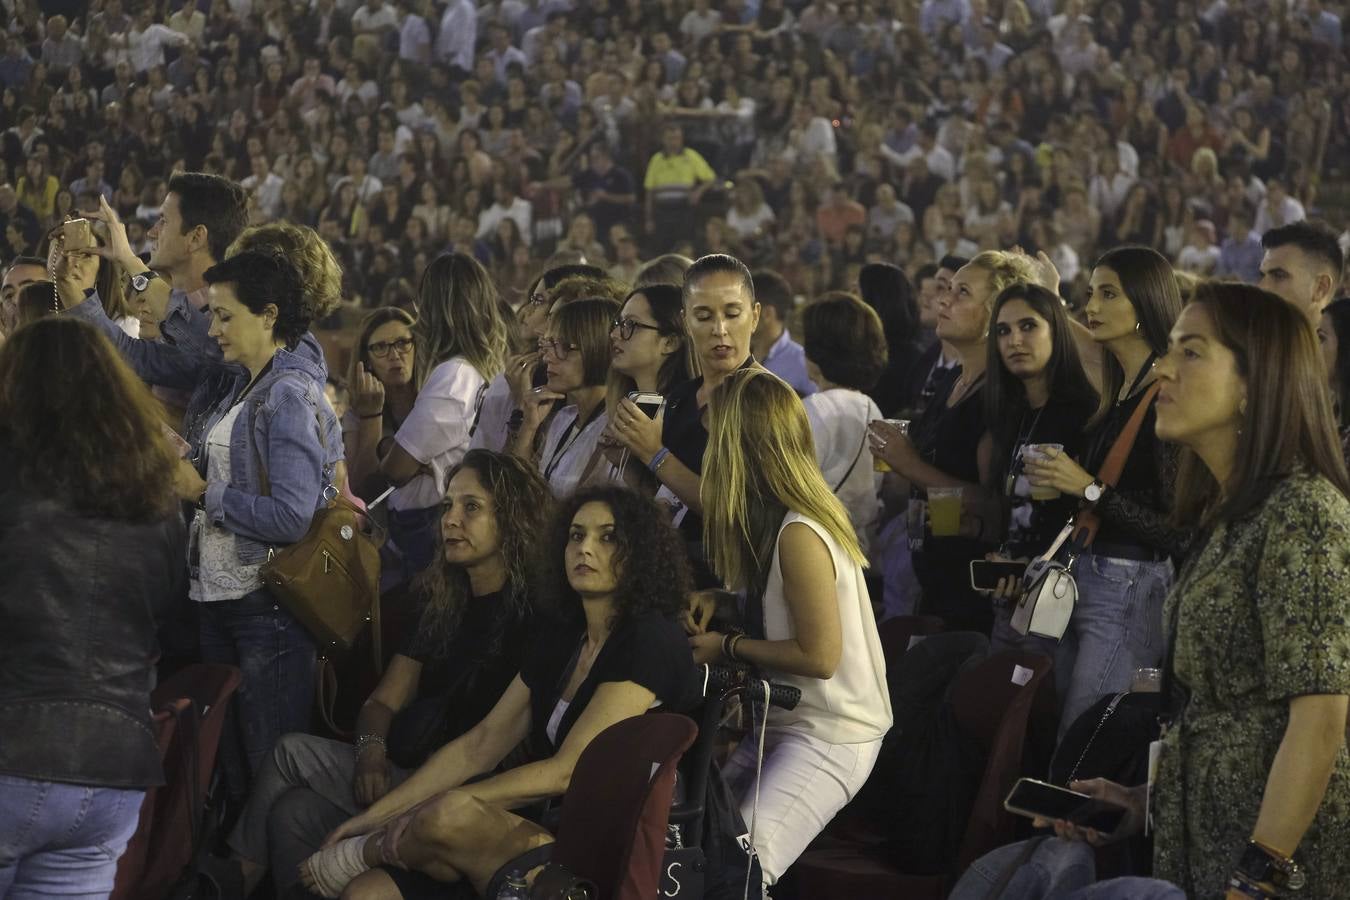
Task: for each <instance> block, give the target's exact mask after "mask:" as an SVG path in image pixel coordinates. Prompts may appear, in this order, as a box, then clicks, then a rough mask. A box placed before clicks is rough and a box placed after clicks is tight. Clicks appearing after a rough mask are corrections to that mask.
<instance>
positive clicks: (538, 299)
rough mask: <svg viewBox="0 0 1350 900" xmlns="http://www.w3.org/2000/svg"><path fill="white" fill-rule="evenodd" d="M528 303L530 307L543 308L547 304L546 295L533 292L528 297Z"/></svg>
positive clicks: (541, 292) (540, 292)
mask: <svg viewBox="0 0 1350 900" xmlns="http://www.w3.org/2000/svg"><path fill="white" fill-rule="evenodd" d="M528 302H529V305H530V306H543V305H544V304H546V303H548V294H545V293H544V292H543V291H535V292H534V293H533V294H531V295H530V299H529V301H528Z"/></svg>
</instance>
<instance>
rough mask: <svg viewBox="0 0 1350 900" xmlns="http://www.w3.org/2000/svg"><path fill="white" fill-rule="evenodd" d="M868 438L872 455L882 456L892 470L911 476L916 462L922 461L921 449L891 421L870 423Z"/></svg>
mask: <svg viewBox="0 0 1350 900" xmlns="http://www.w3.org/2000/svg"><path fill="white" fill-rule="evenodd" d="M867 440H868V444H869V445H870V448H871V450H872V455H873V456H876V457H880V458H881V459H882V460H883V461H884V462H885V463H886V464H887V465H888V466H890V467H891V469H892V470H894V471H896V472H898V473H900V474H901V475H904V476H905V477H909V474H908V473H910V472H911V471H913V469H914V465H915V463H918V462H920V458H919V451H918V450H917V449H916V448H915V446H914V442H913V441H911V440H910V439H909V435H908V434H906V433H905V432H904V431H902V430H900V428H898V427H897V426H895V425H892V424H890V423H889V422H883V421H880V420H878V421H875V422H870V423H868V426H867Z"/></svg>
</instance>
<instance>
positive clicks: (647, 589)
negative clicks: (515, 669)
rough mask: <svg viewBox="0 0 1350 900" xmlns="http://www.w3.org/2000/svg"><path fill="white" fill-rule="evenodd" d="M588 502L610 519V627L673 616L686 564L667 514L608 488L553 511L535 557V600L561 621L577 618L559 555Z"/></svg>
mask: <svg viewBox="0 0 1350 900" xmlns="http://www.w3.org/2000/svg"><path fill="white" fill-rule="evenodd" d="M587 503H603V504H605V505H606V506H608V507H609V509H610V512H611V513H613V515H614V537H615V542H616V549H615V553H614V566H615V568H616V569H617V570H618V571H617V572H616V573H615V574H616V575H617V578H616V581H617V584H618V587H617V590H616V591H615V600H616V602H617V606H618V613H617V616H616V618H615V621H614V622H613V627H614V628H619V627H622V626H623V625H624V624H625V623H627V622H629V621H632V620H633V619H634V618H636V617H637V616H640V615H642V614H644V613H652V612H654V613H659V614H661V615H663V616H674V615H676V614H677V613H679V612H680V611H681V610H683V609H684V608H685V607H686V605H687V603H688V600H687V596H688V594H689V590H690V578H689V560H688V557H687V555H686V553H685V549H684V542H683V541H681V540H680V537H679V535H678V534H676V532H675V529H674V528H673V527H671V524H670V515H669V514H668V513H667V512H666V511H665V510H663V509H662V508H661V507H660V505H658V504H657V502H656V501H655V500H652V499H651V498H650V497H646V496H644V495H642V494H639V493H637V492H635V491H632V490H629V489H628V488H623V487H618V486H616V485H608V484H607V485H597V486H594V487H589V488H584V489H582V490H579V491H577V492H576V493H575V494H573V495H572V496H571V497H569V498H567V499H566V500H565V501H563V503H562V504H561V505H560V506H559V507H558V510H557V512H556V514H555V515H554V517H553V524H552V526H551V527H550V528H549V531H548V543H547V544H546V545H545V546H544V552H543V553H541V554H539V555H538V563H539V567H538V569H537V571H536V575H535V597H536V598H537V600H538V601H539V602H540V603H541V604H543V605H546V606H547V607H548V608H549V610H550V611H551V612H552V613H553V614H554V615H556V616H557V617H559V618H562V619H564V620H570V621H576V620H579V619H580V618H581V617H582V611H581V598H580V597H579V596H578V595H577V592H576V591H575V590H573V588H572V585H571V584H570V583H569V582H568V581H567V567H566V565H565V564H564V561H563V553H564V551H565V548H566V546H567V539H568V531H569V529H570V528H571V527H572V519H573V517H575V516H576V514H577V510H579V509H581V508H582V507H583V506H585V505H586V504H587Z"/></svg>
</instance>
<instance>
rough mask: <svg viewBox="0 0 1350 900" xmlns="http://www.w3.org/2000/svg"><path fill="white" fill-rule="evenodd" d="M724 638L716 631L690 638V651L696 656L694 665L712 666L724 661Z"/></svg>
mask: <svg viewBox="0 0 1350 900" xmlns="http://www.w3.org/2000/svg"><path fill="white" fill-rule="evenodd" d="M722 637H723V635H722V634H721V633H719V632H716V631H705V632H704V633H703V634H695V635H692V636H690V638H689V649H690V651H692V652H693V654H694V665H696V666H701V665H704V664H707V665H712V664H713V663H716V662H721V661H722Z"/></svg>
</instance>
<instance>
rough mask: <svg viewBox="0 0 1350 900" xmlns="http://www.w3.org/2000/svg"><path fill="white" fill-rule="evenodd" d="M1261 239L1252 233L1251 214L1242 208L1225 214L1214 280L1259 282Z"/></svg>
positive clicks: (1261, 252) (1263, 251) (1262, 250)
mask: <svg viewBox="0 0 1350 900" xmlns="http://www.w3.org/2000/svg"><path fill="white" fill-rule="evenodd" d="M1265 252H1266V251H1265V250H1264V249H1263V248H1262V247H1261V239H1260V238H1259V237H1258V236H1257V235H1256V233H1255V232H1253V231H1252V215H1251V213H1249V212H1247V210H1245V209H1235V210H1233V211H1232V212H1230V213H1229V214H1228V237H1226V238H1224V241H1223V243H1222V244H1220V245H1219V264H1218V265H1217V266H1215V267H1214V275H1215V277H1216V278H1236V279H1238V280H1239V281H1245V282H1247V283H1248V284H1256V282H1258V281H1260V280H1261V257H1262V256H1263V255H1265Z"/></svg>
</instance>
